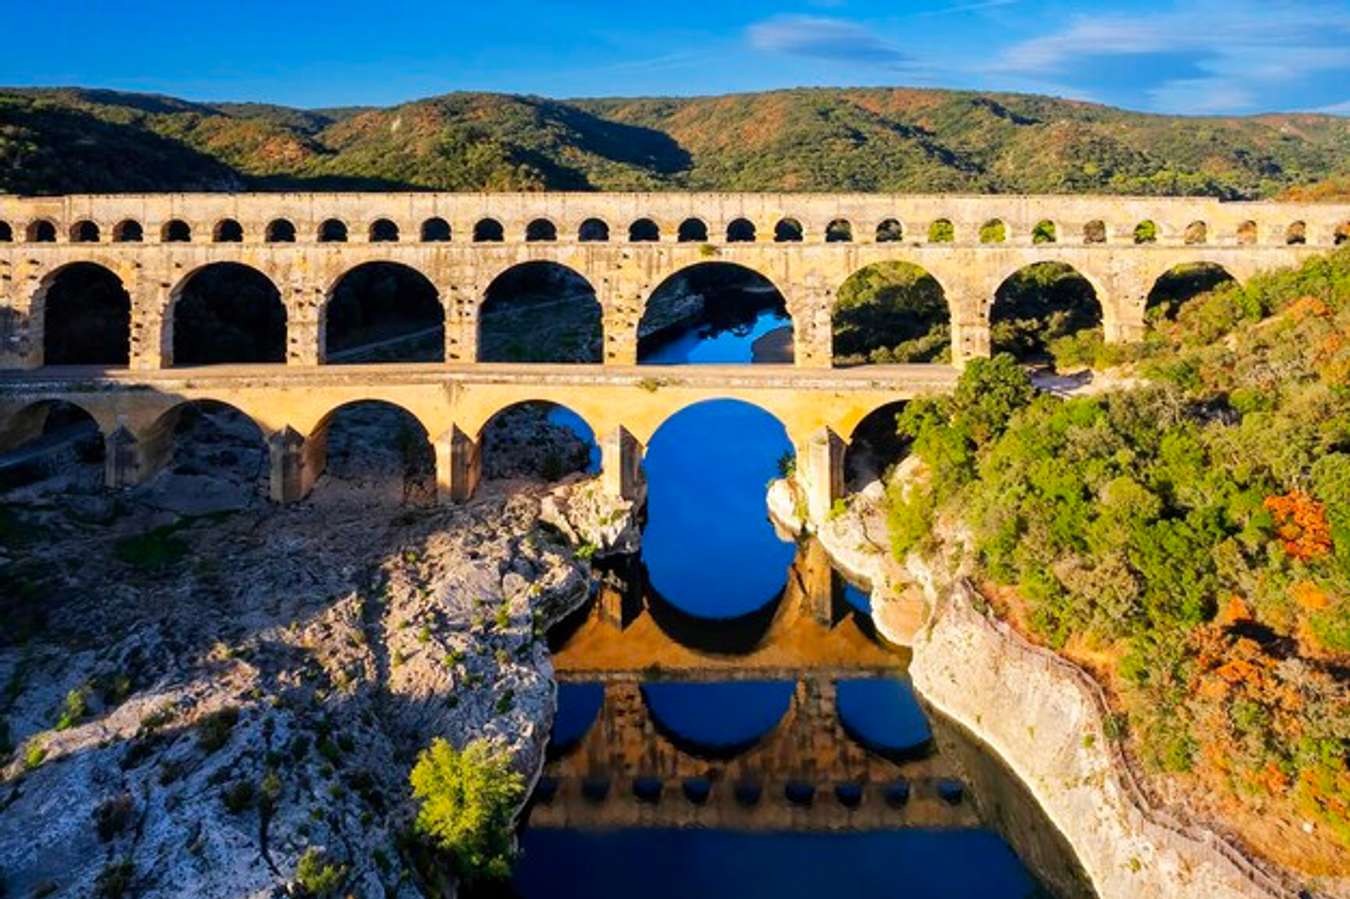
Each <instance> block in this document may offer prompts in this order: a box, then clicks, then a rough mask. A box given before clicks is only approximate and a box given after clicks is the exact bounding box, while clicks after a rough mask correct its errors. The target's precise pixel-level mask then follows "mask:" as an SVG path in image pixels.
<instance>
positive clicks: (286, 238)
mask: <svg viewBox="0 0 1350 899" xmlns="http://www.w3.org/2000/svg"><path fill="white" fill-rule="evenodd" d="M263 240H264V241H266V242H267V243H295V223H294V222H292V221H291V220H290V219H272V221H270V222H268V223H267V229H266V230H265V231H264V232H263Z"/></svg>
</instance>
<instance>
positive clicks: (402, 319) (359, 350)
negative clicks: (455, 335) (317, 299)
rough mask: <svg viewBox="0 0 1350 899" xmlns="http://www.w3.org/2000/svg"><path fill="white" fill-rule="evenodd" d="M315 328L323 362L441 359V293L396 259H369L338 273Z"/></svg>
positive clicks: (416, 271) (443, 327)
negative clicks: (317, 330) (317, 328)
mask: <svg viewBox="0 0 1350 899" xmlns="http://www.w3.org/2000/svg"><path fill="white" fill-rule="evenodd" d="M319 331H320V335H321V337H320V347H321V353H320V360H321V361H322V362H324V363H340V362H363V361H370V360H372V359H374V360H379V361H400V362H442V361H444V360H445V307H444V305H443V304H442V303H441V299H440V295H439V293H438V292H437V290H436V287H435V285H433V284H432V282H431V280H430V279H429V278H428V277H427V276H426V275H425V274H423V273H422V272H420V271H418V270H417V269H415V268H413V267H411V266H409V265H405V264H403V263H400V262H392V261H389V260H371V261H368V262H363V263H361V264H359V265H356V266H354V267H352V268H349V269H347V270H346V271H344V272H343V273H342V274H341V275H339V276H338V277H337V278H336V279H335V280H334V281H333V283H332V286H331V287H330V288H329V290H328V292H327V295H326V298H325V300H324V304H323V307H322V309H321V310H320V314H319ZM391 357H392V358H391Z"/></svg>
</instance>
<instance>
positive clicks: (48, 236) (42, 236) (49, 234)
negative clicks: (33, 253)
mask: <svg viewBox="0 0 1350 899" xmlns="http://www.w3.org/2000/svg"><path fill="white" fill-rule="evenodd" d="M24 240H26V241H27V242H28V243H56V223H55V222H53V221H52V220H51V219H34V220H33V221H31V222H29V223H28V227H27V228H26V229H24Z"/></svg>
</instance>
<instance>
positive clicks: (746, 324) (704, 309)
mask: <svg viewBox="0 0 1350 899" xmlns="http://www.w3.org/2000/svg"><path fill="white" fill-rule="evenodd" d="M710 294H712V295H713V296H714V300H713V302H711V303H710V302H708V297H709V295H710ZM687 297H697V298H698V300H699V303H698V306H699V308H698V309H696V310H694V311H693V312H692V313H689V312H688V305H689V304H688V303H685V302H684V301H683V299H682V298H687ZM766 310H767V311H771V312H773V313H774V316H775V317H778V318H781V319H782V321H783V326H784V327H787V328H793V327H794V326H795V322H794V321H793V318H792V315H791V313H790V311H789V308H788V300H787V294H786V293H784V292H783V290H782V288H780V287H779V286H778V285H777V283H775V281H774V278H773V277H772V276H771V275H770V274H769V273H767V272H765V271H763V270H762V268H761V267H759V266H756V265H755V264H753V263H750V262H723V261H718V260H706V261H700V262H694V263H690V264H689V265H685V266H682V267H681V268H678V269H676V270H675V271H673V272H671V273H670V274H668V275H667V276H666V277H665V278H664V279H663V280H662V281H661V282H660V283H659V284H658V285H657V286H656V288H655V289H654V290H652V292H651V293H650V294H648V295H647V297H646V298H645V300H644V302H643V304H642V314H641V316H640V319H639V322H638V362H639V363H643V362H651V361H653V360H652V356H653V355H654V354H658V353H659V352H660V349H661V348H662V347H664V346H666V345H668V344H670V343H672V342H673V341H678V340H680V339H681V337H682V335H688V334H690V333H692V332H694V331H695V330H697V331H699V332H700V333H701V332H706V331H711V332H713V333H719V332H722V333H724V332H728V331H730V332H735V333H739V331H741V330H746V329H750V332H751V333H753V328H752V324H753V323H755V322H758V321H759V317H760V315H761V313H762V312H764V311H766ZM791 334H792V331H789V332H788V336H789V337H790V336H791ZM779 336H780V337H781V336H782V335H779ZM789 346H790V342H789ZM778 350H781V347H778V348H776V349H775V351H774V352H775V355H781V353H779V352H778ZM767 351H768V348H767V347H766V352H767ZM789 355H790V353H789ZM644 357H647V358H645V359H644ZM694 361H698V360H694ZM704 361H708V362H716V361H719V360H717V359H711V358H710V359H707V360H704ZM721 361H727V360H721ZM787 361H791V360H790V358H789V359H788V360H787ZM667 364H672V363H667Z"/></svg>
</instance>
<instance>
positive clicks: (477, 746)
mask: <svg viewBox="0 0 1350 899" xmlns="http://www.w3.org/2000/svg"><path fill="white" fill-rule="evenodd" d="M410 781H411V783H412V788H413V795H414V796H415V797H416V798H417V799H418V800H419V801H420V802H421V808H420V809H419V810H418V813H417V819H416V821H415V822H414V829H415V830H416V832H417V834H418V836H420V837H421V838H422V839H424V840H426V841H427V842H428V843H430V844H431V845H432V846H434V847H436V848H437V849H440V850H442V851H444V852H447V853H449V855H450V857H451V858H452V859H453V860H454V863H455V868H456V870H457V871H458V872H459V874H460V876H461V877H463V878H465V879H466V880H479V879H500V878H505V877H508V876H510V874H511V864H512V862H513V861H514V858H515V851H514V847H513V845H512V825H513V821H514V816H515V812H516V808H517V806H518V804H519V803H520V800H521V797H522V795H523V793H524V791H525V782H524V779H523V778H522V777H521V776H520V774H519V772H517V771H514V770H512V768H511V760H510V758H509V757H508V755H507V754H506V753H505V751H502V750H499V749H497V748H496V747H494V746H493V744H492V743H490V742H488V741H487V740H483V739H479V740H474V741H472V742H470V743H469V744H468V745H467V746H465V747H464V749H463V750H457V749H455V748H454V747H453V746H451V745H450V744H449V743H448V742H446V741H445V740H443V739H440V738H437V739H435V740H433V741H432V743H431V745H430V746H429V747H427V748H426V749H424V750H423V751H422V753H421V754H420V755H419V756H418V758H417V764H416V765H415V766H414V767H413V769H412V774H411V776H410Z"/></svg>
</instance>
